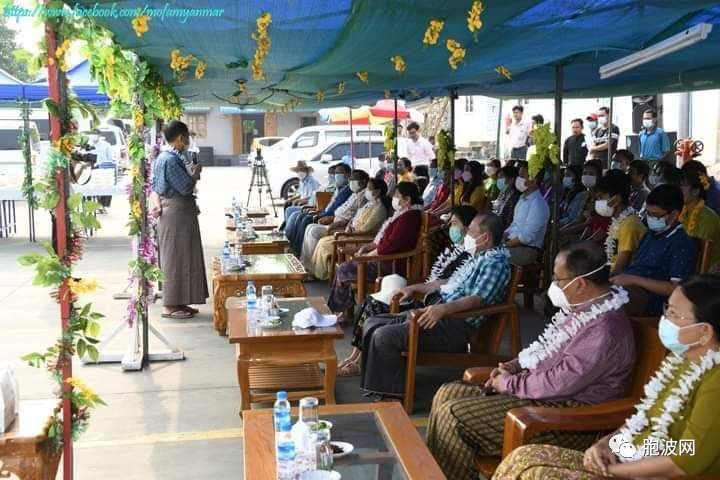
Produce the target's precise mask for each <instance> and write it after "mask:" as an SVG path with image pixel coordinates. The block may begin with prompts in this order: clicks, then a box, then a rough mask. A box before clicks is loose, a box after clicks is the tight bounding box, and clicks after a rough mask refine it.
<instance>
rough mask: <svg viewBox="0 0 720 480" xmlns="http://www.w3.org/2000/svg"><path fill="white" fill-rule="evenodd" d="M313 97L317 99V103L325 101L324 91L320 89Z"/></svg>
mask: <svg viewBox="0 0 720 480" xmlns="http://www.w3.org/2000/svg"><path fill="white" fill-rule="evenodd" d="M315 99H316V100H317V102H318V103H322V102H324V101H325V92H323V91H322V90H319V91H318V92H317V93H316V94H315Z"/></svg>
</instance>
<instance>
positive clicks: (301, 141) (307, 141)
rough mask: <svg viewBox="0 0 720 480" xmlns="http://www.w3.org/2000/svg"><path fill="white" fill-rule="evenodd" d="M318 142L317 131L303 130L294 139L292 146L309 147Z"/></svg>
mask: <svg viewBox="0 0 720 480" xmlns="http://www.w3.org/2000/svg"><path fill="white" fill-rule="evenodd" d="M317 144H318V132H305V133H303V134H302V135H300V136H299V137H298V139H297V140H295V144H294V145H293V148H310V147H314V146H315V145H317Z"/></svg>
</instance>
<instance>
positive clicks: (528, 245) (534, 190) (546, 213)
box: [505, 162, 550, 266]
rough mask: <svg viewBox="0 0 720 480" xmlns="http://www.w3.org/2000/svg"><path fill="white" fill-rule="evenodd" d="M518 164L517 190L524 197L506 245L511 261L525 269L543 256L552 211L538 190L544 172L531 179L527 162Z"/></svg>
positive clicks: (508, 232) (510, 228) (516, 208)
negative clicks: (546, 231)
mask: <svg viewBox="0 0 720 480" xmlns="http://www.w3.org/2000/svg"><path fill="white" fill-rule="evenodd" d="M518 163H519V165H520V166H519V171H518V177H517V178H516V179H515V188H516V189H517V190H519V191H520V193H521V195H520V198H519V199H518V201H517V204H515V211H514V213H513V221H512V223H511V224H510V226H509V227H508V228H507V230H505V237H506V240H505V246H506V247H507V248H508V250H509V251H510V262H511V263H512V264H513V265H520V266H523V265H529V264H531V263H534V262H536V261H537V260H538V258H539V257H540V256H541V255H540V253H541V252H542V249H543V244H544V243H545V229H546V228H547V224H548V219H549V218H550V208H549V207H548V204H547V202H545V200H544V199H543V196H542V194H541V193H540V190H539V186H540V182H541V181H542V178H543V170H542V169H541V170H540V171H539V172H537V173H536V174H535V176H534V177H533V178H529V173H528V164H527V162H518Z"/></svg>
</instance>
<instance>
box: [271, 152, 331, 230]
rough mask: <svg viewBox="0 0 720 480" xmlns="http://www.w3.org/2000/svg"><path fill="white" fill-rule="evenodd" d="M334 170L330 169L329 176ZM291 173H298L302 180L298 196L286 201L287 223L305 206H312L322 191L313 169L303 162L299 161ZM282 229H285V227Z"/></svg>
mask: <svg viewBox="0 0 720 480" xmlns="http://www.w3.org/2000/svg"><path fill="white" fill-rule="evenodd" d="M332 169H333V167H330V169H328V176H330V177H332ZM290 171H292V172H295V173H297V176H298V179H300V182H299V185H298V192H297V194H295V195H293V196H291V197H288V199H287V200H286V201H285V221H286V222H287V220H288V218H289V217H290V215H291V214H292V213H294V212H299V211H301V210H302V207H304V206H305V205H311V206H312V202H313V199H314V198H315V192H317V191H318V190H320V182H318V181H317V179H316V178H315V177H314V176H313V171H314V170H313V168H312V167H311V166H309V165H308V164H307V163H305V162H304V161H302V160H298V162H297V165H295V166H294V167H292V168H291V169H290ZM282 228H285V227H284V225H283V227H282Z"/></svg>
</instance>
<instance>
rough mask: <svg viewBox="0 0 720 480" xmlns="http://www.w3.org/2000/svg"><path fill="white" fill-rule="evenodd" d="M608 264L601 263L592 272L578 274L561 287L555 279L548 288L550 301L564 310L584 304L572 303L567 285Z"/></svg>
mask: <svg viewBox="0 0 720 480" xmlns="http://www.w3.org/2000/svg"><path fill="white" fill-rule="evenodd" d="M606 266H607V265H601V266H599V267H598V268H596V269H595V270H593V271H591V272H588V273H584V274H582V275H578V276H577V277H575V278H573V279H572V280H570V283H568V284H567V285H565V286H564V287H563V288H560V287H559V286H558V284H557V281H553V282H552V283H551V284H550V288H548V292H547V294H548V298H550V301H551V302H552V304H553V305H554V306H555V307H556V308H560V309H563V310H570V308H572V307H576V306H578V305H582V303H570V302H569V301H568V299H567V296H566V295H565V289H566V288H567V287H569V286H570V285H572V284H573V282H574V281H575V280H578V279H580V278H584V277H588V276H590V275H592V274H593V273H596V272H599V271H600V270H602V269H603V268H605V267H606ZM584 303H587V302H584Z"/></svg>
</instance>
